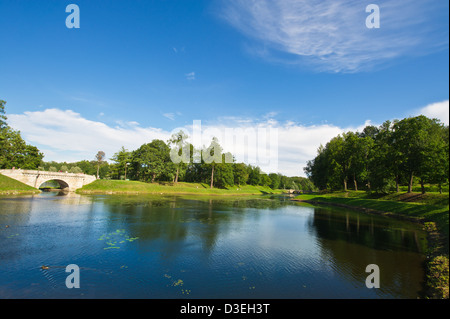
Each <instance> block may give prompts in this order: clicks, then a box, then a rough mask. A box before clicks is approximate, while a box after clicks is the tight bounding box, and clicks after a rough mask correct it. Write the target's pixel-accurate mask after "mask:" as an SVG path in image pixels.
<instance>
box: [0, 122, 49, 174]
mask: <svg viewBox="0 0 450 319" xmlns="http://www.w3.org/2000/svg"><path fill="white" fill-rule="evenodd" d="M43 157H44V154H43V153H41V152H40V151H39V149H38V148H37V147H35V146H32V145H28V144H27V143H26V142H25V141H24V140H23V139H22V137H21V135H20V132H19V131H15V130H13V129H12V128H11V127H9V126H5V127H3V128H2V129H1V132H0V168H13V167H17V168H23V169H37V168H38V167H39V166H40V165H41V163H42V158H43Z"/></svg>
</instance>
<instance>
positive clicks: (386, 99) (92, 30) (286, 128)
mask: <svg viewBox="0 0 450 319" xmlns="http://www.w3.org/2000/svg"><path fill="white" fill-rule="evenodd" d="M70 3H75V4H77V5H78V6H79V8H80V28H79V29H68V28H67V27H66V25H65V19H66V17H67V16H68V15H69V13H66V12H65V8H66V6H67V5H68V4H70ZM370 3H375V4H378V5H379V7H380V23H381V25H380V28H379V29H367V27H366V26H365V19H366V17H367V16H368V15H369V13H366V12H365V8H366V6H367V5H368V4H370ZM448 9H449V8H448V2H447V1H439V0H433V1H431V0H420V1H410V0H408V1H398V2H397V3H396V4H393V3H392V1H384V0H383V1H377V0H372V1H360V0H358V1H356V0H348V1H344V0H334V1H300V0H279V1H269V0H257V1H256V0H254V1H253V0H228V1H225V0H209V1H203V0H195V1H194V0H191V1H181V0H165V1H163V0H159V1H158V0H155V1H123V0H122V1H118V0H113V1H100V0H89V1H82V0H79V1H78V0H72V1H61V0H58V1H56V0H54V1H50V0H46V1H5V0H0V17H1V19H0V43H1V46H2V50H1V51H0V74H1V76H0V99H3V100H6V101H7V105H6V110H7V115H8V118H9V121H10V125H11V126H13V127H14V128H16V129H19V130H20V131H21V132H22V135H23V136H24V138H25V139H26V140H27V141H28V142H29V143H31V144H34V145H37V146H38V147H39V148H40V149H41V150H43V151H44V153H45V155H46V157H45V160H58V161H61V160H67V161H74V160H79V159H86V158H87V159H91V158H93V157H94V155H95V153H96V149H102V148H104V149H106V152H107V156H112V155H113V154H112V153H113V152H114V151H115V150H118V149H119V148H120V147H121V146H122V145H124V146H125V147H126V148H128V149H130V150H132V149H134V148H136V147H138V146H139V145H137V144H139V143H141V142H145V139H151V138H164V137H166V136H167V135H168V133H169V132H170V131H171V130H173V129H174V128H176V127H187V126H189V125H191V126H192V122H193V120H201V121H202V123H203V124H204V125H205V126H216V127H224V126H242V125H244V126H245V125H247V126H249V125H253V126H257V125H264V124H265V125H269V126H276V127H277V128H278V129H279V130H280V136H283V137H285V138H283V142H280V149H279V152H278V156H279V157H280V163H281V164H280V167H282V168H280V171H281V172H283V173H285V174H288V175H303V172H302V167H303V166H304V163H305V162H306V160H307V159H311V157H313V156H314V153H315V150H316V149H317V147H318V146H319V145H320V143H325V142H326V141H327V140H328V139H329V138H330V137H332V136H333V134H339V132H342V131H345V130H347V129H357V128H361V127H363V126H364V124H365V123H369V122H370V123H373V124H381V123H382V122H384V121H385V120H388V119H394V118H403V117H406V116H411V115H416V114H419V113H426V115H430V116H436V117H445V116H447V117H448V99H449V98H448V95H449V94H448V86H449V83H448V78H449V74H448V70H449V65H448V61H449V51H448V27H449V26H448ZM430 105H431V106H432V107H430ZM427 107H428V108H427ZM427 112H428V113H427ZM38 119H40V120H38ZM42 119H45V120H42ZM447 121H448V120H447ZM61 123H65V124H64V126H63V125H61ZM447 124H448V122H447ZM71 125H74V127H70V126H71ZM80 128H83V129H82V130H80ZM83 134H84V135H83ZM283 134H284V135H283ZM298 134H302V136H298ZM292 136H294V137H295V138H292ZM143 137H145V139H144V138H143ZM286 139H288V142H289V144H290V145H294V146H293V148H291V149H290V148H289V145H288V144H286V145H285V144H284V143H285V142H284V140H286ZM302 143H303V144H302ZM74 144H80V145H77V147H74ZM305 145H307V147H306V146H305ZM108 153H111V154H109V155H108ZM288 153H289V154H290V155H289V156H288V155H285V154H288Z"/></svg>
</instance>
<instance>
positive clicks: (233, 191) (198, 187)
mask: <svg viewBox="0 0 450 319" xmlns="http://www.w3.org/2000/svg"><path fill="white" fill-rule="evenodd" d="M77 192H78V193H80V194H198V195H261V194H280V193H282V190H272V189H271V188H270V187H264V186H251V185H246V186H233V187H229V188H226V189H222V188H213V189H211V188H210V187H209V185H207V184H204V183H183V182H179V183H178V184H173V183H143V182H137V181H118V180H97V181H95V182H93V183H90V184H88V185H85V186H83V187H82V188H80V189H78V190H77Z"/></svg>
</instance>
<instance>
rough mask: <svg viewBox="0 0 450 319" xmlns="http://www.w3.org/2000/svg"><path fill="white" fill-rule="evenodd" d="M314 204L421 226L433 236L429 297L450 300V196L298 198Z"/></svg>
mask: <svg viewBox="0 0 450 319" xmlns="http://www.w3.org/2000/svg"><path fill="white" fill-rule="evenodd" d="M295 200H298V201H304V202H307V203H312V204H325V205H333V206H340V207H347V208H351V209H357V210H360V211H364V212H367V213H376V214H383V215H389V216H393V217H398V218H404V219H408V220H412V221H415V222H419V223H421V224H422V225H423V227H424V229H425V230H427V232H428V235H429V243H430V247H429V252H428V256H429V258H428V259H427V296H428V297H429V298H449V283H448V280H449V265H448V263H449V258H448V254H449V224H448V219H449V194H448V193H444V194H439V193H426V194H421V193H411V194H408V193H394V194H389V195H375V194H368V193H366V192H355V191H350V192H333V193H323V194H321V193H315V194H302V195H299V196H297V197H296V198H295Z"/></svg>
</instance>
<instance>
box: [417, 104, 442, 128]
mask: <svg viewBox="0 0 450 319" xmlns="http://www.w3.org/2000/svg"><path fill="white" fill-rule="evenodd" d="M419 114H422V115H425V116H426V117H429V118H437V119H439V120H441V122H442V123H444V124H445V125H448V123H449V120H448V119H449V102H448V100H447V101H442V102H437V103H432V104H429V105H427V106H425V107H423V108H422V109H420V110H419V111H418V112H417V115H419Z"/></svg>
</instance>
